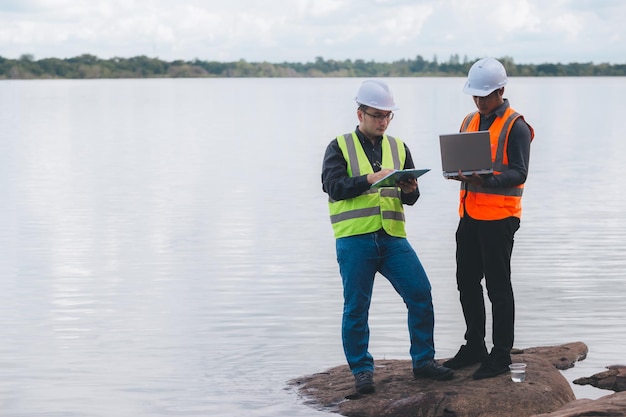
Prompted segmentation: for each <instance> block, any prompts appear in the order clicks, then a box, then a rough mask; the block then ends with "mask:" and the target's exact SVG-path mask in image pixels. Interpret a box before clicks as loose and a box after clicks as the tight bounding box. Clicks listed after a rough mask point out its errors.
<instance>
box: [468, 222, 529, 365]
mask: <svg viewBox="0 0 626 417" xmlns="http://www.w3.org/2000/svg"><path fill="white" fill-rule="evenodd" d="M519 226H520V219H518V218H517V217H508V218H506V219H503V220H493V221H483V220H475V219H472V218H470V217H469V216H467V214H466V215H465V216H464V217H462V218H461V220H460V222H459V226H458V228H457V231H456V264H457V270H456V282H457V288H458V290H459V295H460V299H461V307H462V308H463V315H464V317H465V325H466V326H467V330H466V332H465V340H467V344H468V345H470V346H480V345H484V344H485V320H486V316H485V300H484V297H483V287H482V284H481V281H482V279H483V278H485V286H486V288H487V295H488V296H489V300H490V301H491V310H492V319H493V320H492V322H493V329H492V340H493V352H494V353H501V354H506V355H508V354H509V353H510V351H511V348H512V347H513V340H514V327H515V301H514V298H513V288H512V286H511V254H512V252H513V236H514V235H515V232H516V231H517V230H518V229H519Z"/></svg>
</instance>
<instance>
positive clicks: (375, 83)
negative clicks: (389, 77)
mask: <svg viewBox="0 0 626 417" xmlns="http://www.w3.org/2000/svg"><path fill="white" fill-rule="evenodd" d="M354 99H355V100H356V102H357V103H358V104H359V105H361V104H363V105H365V106H367V107H373V108H375V109H378V110H384V111H392V110H398V109H399V107H398V106H396V103H395V101H394V100H393V94H392V93H391V90H390V89H389V86H388V85H387V83H386V82H384V81H382V80H365V81H363V84H361V87H360V88H359V92H358V93H357V95H356V97H355V98H354Z"/></svg>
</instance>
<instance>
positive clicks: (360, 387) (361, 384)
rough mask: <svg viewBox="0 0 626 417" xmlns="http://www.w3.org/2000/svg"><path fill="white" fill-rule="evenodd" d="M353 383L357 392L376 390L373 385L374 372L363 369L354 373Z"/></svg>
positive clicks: (368, 392) (369, 392)
mask: <svg viewBox="0 0 626 417" xmlns="http://www.w3.org/2000/svg"><path fill="white" fill-rule="evenodd" d="M354 385H355V387H356V392H358V393H359V394H371V393H372V392H374V391H375V390H376V388H375V387H374V373H373V372H371V371H363V372H359V373H358V374H355V375H354Z"/></svg>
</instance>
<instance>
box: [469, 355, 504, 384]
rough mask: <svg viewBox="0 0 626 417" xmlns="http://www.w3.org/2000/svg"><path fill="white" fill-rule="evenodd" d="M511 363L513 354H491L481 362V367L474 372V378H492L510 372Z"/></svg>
mask: <svg viewBox="0 0 626 417" xmlns="http://www.w3.org/2000/svg"><path fill="white" fill-rule="evenodd" d="M510 364H511V355H503V354H494V353H493V351H492V352H491V354H490V355H489V356H488V357H487V358H486V359H485V360H484V361H483V362H482V363H481V364H480V367H479V368H478V369H477V370H476V372H474V375H473V376H472V378H474V379H485V378H492V377H494V376H498V375H501V374H504V373H506V372H509V365H510Z"/></svg>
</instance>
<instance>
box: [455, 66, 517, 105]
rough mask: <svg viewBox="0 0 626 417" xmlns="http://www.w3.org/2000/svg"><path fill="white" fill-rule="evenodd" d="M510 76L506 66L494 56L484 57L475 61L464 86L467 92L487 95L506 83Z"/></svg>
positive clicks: (482, 95)
mask: <svg viewBox="0 0 626 417" xmlns="http://www.w3.org/2000/svg"><path fill="white" fill-rule="evenodd" d="M507 81H508V78H507V77H506V70H505V69H504V66H503V65H502V64H501V63H500V61H498V60H497V59H494V58H483V59H481V60H479V61H476V62H474V65H472V67H471V68H470V70H469V72H468V74H467V82H466V83H465V87H463V92H464V93H465V94H471V95H473V96H478V97H486V96H488V95H489V94H491V93H493V92H494V91H495V90H497V89H498V88H502V87H504V86H505V85H506V83H507Z"/></svg>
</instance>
